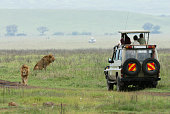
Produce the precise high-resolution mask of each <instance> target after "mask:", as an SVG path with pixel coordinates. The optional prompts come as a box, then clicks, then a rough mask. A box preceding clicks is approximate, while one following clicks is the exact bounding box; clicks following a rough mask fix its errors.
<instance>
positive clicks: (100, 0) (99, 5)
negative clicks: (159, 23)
mask: <svg viewBox="0 0 170 114" xmlns="http://www.w3.org/2000/svg"><path fill="white" fill-rule="evenodd" d="M0 8H1V9H77V10H80V9H82V10H123V11H131V12H139V13H149V14H156V15H161V14H167V15H170V0H0Z"/></svg>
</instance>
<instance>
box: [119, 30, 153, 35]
mask: <svg viewBox="0 0 170 114" xmlns="http://www.w3.org/2000/svg"><path fill="white" fill-rule="evenodd" d="M118 32H119V33H127V34H128V33H150V31H148V30H120V31H118Z"/></svg>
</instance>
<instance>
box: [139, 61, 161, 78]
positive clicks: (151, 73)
mask: <svg viewBox="0 0 170 114" xmlns="http://www.w3.org/2000/svg"><path fill="white" fill-rule="evenodd" d="M148 63H154V66H155V70H148V67H147V64H148ZM159 70H160V64H159V62H158V61H157V60H156V59H153V58H148V59H146V60H144V61H143V64H142V71H143V72H144V74H145V75H149V76H153V75H157V74H158V73H159Z"/></svg>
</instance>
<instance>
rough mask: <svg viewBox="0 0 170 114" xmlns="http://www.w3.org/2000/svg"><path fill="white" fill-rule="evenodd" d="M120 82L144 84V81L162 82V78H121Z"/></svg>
mask: <svg viewBox="0 0 170 114" xmlns="http://www.w3.org/2000/svg"><path fill="white" fill-rule="evenodd" d="M120 80H121V81H123V82H132V81H136V82H143V81H159V80H161V78H160V77H158V78H121V79H120Z"/></svg>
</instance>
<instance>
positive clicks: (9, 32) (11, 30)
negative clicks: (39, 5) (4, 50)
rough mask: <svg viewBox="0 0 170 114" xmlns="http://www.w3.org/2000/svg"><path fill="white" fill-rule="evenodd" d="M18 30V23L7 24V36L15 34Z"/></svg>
mask: <svg viewBox="0 0 170 114" xmlns="http://www.w3.org/2000/svg"><path fill="white" fill-rule="evenodd" d="M17 31H18V27H17V26H16V25H8V26H6V32H7V34H6V35H7V36H15V33H16V32H17Z"/></svg>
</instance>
